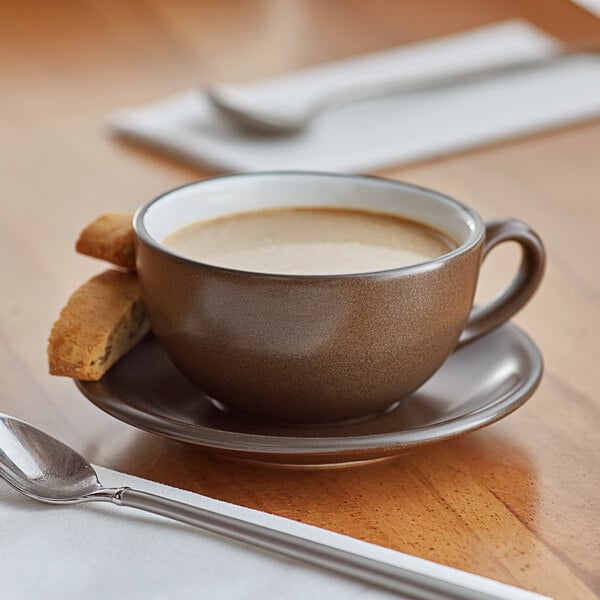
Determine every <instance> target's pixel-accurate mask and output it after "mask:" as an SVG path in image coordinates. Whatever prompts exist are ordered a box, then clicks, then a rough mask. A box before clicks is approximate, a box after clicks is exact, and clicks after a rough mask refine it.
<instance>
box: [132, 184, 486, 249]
mask: <svg viewBox="0 0 600 600" xmlns="http://www.w3.org/2000/svg"><path fill="white" fill-rule="evenodd" d="M285 206H292V207H293V206H295V207H323V206H328V207H336V208H352V209H364V210H370V211H377V212H381V213H388V214H392V215H399V216H402V217H405V218H408V219H411V220H413V221H417V222H420V223H425V224H427V225H430V226H432V227H435V228H436V229H438V230H440V231H442V232H444V233H446V234H447V235H448V236H450V238H451V239H453V240H454V241H455V242H456V243H457V246H458V248H457V250H460V249H461V248H462V247H464V246H465V245H470V244H471V243H475V242H476V241H477V240H478V239H479V237H480V236H481V235H482V233H483V223H482V221H481V219H480V218H479V217H478V215H477V214H476V213H474V212H473V211H471V210H469V209H467V208H466V207H465V206H463V205H462V204H460V203H459V202H457V201H456V200H453V199H451V198H448V197H447V196H444V195H443V194H439V193H437V192H434V191H431V190H427V189H424V188H419V187H417V186H413V185H410V184H405V183H400V182H396V181H391V180H386V179H379V178H376V177H364V176H358V175H357V176H352V175H336V174H328V173H302V172H272V173H248V174H239V175H231V176H224V177H215V178H212V179H206V180H203V181H199V182H197V183H194V184H191V185H187V186H184V187H181V188H179V189H176V190H173V191H171V192H168V193H166V194H164V195H163V196H161V197H159V198H158V199H156V200H154V201H152V202H150V203H148V204H147V205H146V206H144V207H142V208H141V209H140V212H139V213H138V215H136V219H135V222H136V229H137V230H138V233H139V232H140V229H141V230H142V231H145V233H146V234H147V235H148V236H150V238H152V239H153V240H154V241H155V242H157V243H159V244H160V243H162V241H163V240H164V239H165V238H166V237H168V236H169V235H170V234H171V233H173V232H175V231H176V230H177V229H180V228H181V227H184V226H186V225H189V224H191V223H194V222H197V221H202V220H208V219H214V218H217V217H222V216H225V215H228V214H234V213H239V212H247V211H254V210H261V209H269V208H277V207H285Z"/></svg>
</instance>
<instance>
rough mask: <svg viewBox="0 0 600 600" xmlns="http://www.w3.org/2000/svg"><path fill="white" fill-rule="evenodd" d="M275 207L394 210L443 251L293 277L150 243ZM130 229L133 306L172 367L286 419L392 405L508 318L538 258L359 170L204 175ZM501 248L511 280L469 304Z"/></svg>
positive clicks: (536, 277)
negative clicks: (439, 239) (515, 262)
mask: <svg viewBox="0 0 600 600" xmlns="http://www.w3.org/2000/svg"><path fill="white" fill-rule="evenodd" d="M286 206H317V207H323V206H330V207H347V208H354V209H356V208H364V209H368V210H371V211H378V212H384V213H391V214H394V215H401V216H403V217H405V218H408V219H412V220H414V221H418V222H422V223H425V224H428V225H430V226H433V227H435V228H437V229H438V230H441V231H443V232H444V233H445V234H446V235H448V236H449V237H450V238H452V239H453V240H455V242H456V244H457V247H456V249H454V250H452V251H451V252H448V253H447V254H445V255H443V256H440V257H438V258H435V259H434V260H430V261H427V262H424V263H420V264H415V265H412V266H408V267H402V268H397V269H391V270H386V271H379V272H373V273H356V274H351V275H305V276H298V275H273V274H269V273H258V272H248V271H238V270H233V269H227V268H221V267H216V266H212V265H209V264H205V263H201V262H198V261H194V260H190V259H187V258H185V257H182V256H179V255H177V254H175V253H174V252H173V251H171V250H168V249H167V248H165V247H164V246H163V245H162V241H163V240H164V239H165V238H166V237H167V236H168V235H169V234H170V233H172V232H174V231H175V230H177V229H179V228H180V227H183V226H185V225H188V224H190V223H193V222H196V221H199V220H202V219H211V218H215V217H219V216H222V215H226V214H231V213H236V212H242V211H250V210H260V209H265V208H274V207H286ZM134 227H135V232H136V246H137V270H138V274H139V279H140V282H141V287H142V294H143V298H144V302H145V304H146V307H147V311H148V315H149V318H150V322H151V323H152V328H153V330H154V332H155V334H156V336H157V337H158V339H159V341H160V343H161V344H162V345H163V346H164V348H165V349H166V351H167V353H168V355H169V356H170V358H171V360H172V361H173V363H174V364H175V365H176V366H177V367H178V368H179V370H180V371H181V372H182V373H183V374H184V375H185V376H186V377H187V378H188V379H190V380H191V381H192V382H194V383H195V384H196V385H197V386H198V387H199V388H200V389H201V390H203V391H204V392H205V393H206V394H207V395H208V396H210V397H211V398H212V399H214V401H215V403H216V404H217V405H218V406H219V407H221V408H225V409H229V410H232V411H235V412H237V413H241V414H245V415H250V416H255V417H264V418H268V419H271V420H277V421H281V422H289V423H324V422H335V421H345V420H350V419H356V418H361V417H365V416H367V415H370V414H373V413H378V412H381V411H385V410H387V409H388V408H390V407H392V406H394V405H395V404H396V403H397V402H398V401H400V400H401V399H402V398H403V397H404V396H406V395H407V394H410V393H411V392H413V391H414V390H416V389H417V388H418V387H419V386H421V385H422V384H423V383H424V382H425V381H426V380H427V379H429V378H430V377H431V376H432V375H433V374H434V373H435V371H436V370H437V369H438V368H439V367H440V366H441V364H442V363H443V362H444V361H445V360H446V358H447V357H448V356H449V355H450V354H451V353H452V351H453V350H454V349H456V348H457V347H458V346H461V345H463V344H467V343H469V342H472V341H473V340H475V339H477V338H478V337H479V336H481V335H484V334H485V333H487V332H489V331H491V330H492V329H494V328H496V327H498V326H499V325H501V324H502V323H504V322H505V321H506V320H507V319H509V318H510V317H511V316H512V315H513V314H514V313H515V312H517V311H518V310H519V309H520V308H521V307H522V306H523V305H524V304H525V303H526V302H527V301H528V300H529V298H530V297H531V296H532V294H533V293H534V291H535V290H536V288H537V287H538V285H539V283H540V280H541V277H542V273H543V270H544V262H545V255H544V249H543V246H542V243H541V241H540V239H539V237H538V236H537V235H536V234H535V233H534V232H533V231H532V230H531V229H530V228H529V227H528V226H527V225H525V224H524V223H522V222H520V221H516V220H513V219H505V220H498V221H492V222H489V223H487V224H484V222H483V221H482V220H481V218H480V217H479V215H478V214H477V213H476V212H474V211H473V210H472V209H470V208H468V207H466V206H465V205H463V204H461V203H460V202H457V201H456V200H453V199H452V198H449V197H448V196H445V195H443V194H440V193H438V192H435V191H432V190H428V189H425V188H420V187H417V186H414V185H410V184H407V183H400V182H398V181H391V180H386V179H381V178H376V177H366V176H352V175H337V174H329V173H312V172H272V173H250V174H240V175H228V176H223V177H215V178H212V179H205V180H203V181H199V182H197V183H192V184H190V185H186V186H184V187H181V188H179V189H176V190H173V191H171V192H168V193H166V194H164V195H162V196H160V197H158V198H156V199H155V200H152V201H150V202H148V203H147V204H146V205H144V206H143V207H141V208H140V209H139V210H138V212H137V213H136V215H135V218H134ZM505 241H514V242H517V243H518V244H520V246H521V248H522V261H521V264H520V267H519V270H518V272H517V275H516V277H515V278H514V280H513V281H512V283H511V284H510V285H509V286H508V288H507V289H506V290H505V291H504V292H503V293H502V294H501V295H499V296H498V297H497V298H496V299H495V300H493V301H492V302H491V303H490V304H488V305H486V306H483V307H476V308H473V296H474V294H475V287H476V284H477V277H478V275H479V269H480V265H481V262H482V259H483V258H484V257H485V256H486V254H487V253H488V252H489V251H490V250H491V249H492V248H493V247H494V246H496V245H498V244H500V243H501V242H505ZM165 393H166V394H168V390H165Z"/></svg>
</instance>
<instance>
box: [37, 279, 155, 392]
mask: <svg viewBox="0 0 600 600" xmlns="http://www.w3.org/2000/svg"><path fill="white" fill-rule="evenodd" d="M149 330H150V324H149V323H148V320H147V318H146V313H145V310H144V305H143V303H142V298H141V293H140V286H139V283H138V280H137V277H136V276H135V275H134V274H132V273H125V272H123V271H117V270H114V269H111V270H109V271H105V272H104V273H101V274H100V275H97V276H96V277H92V279H90V280H89V281H88V282H86V283H84V284H83V285H82V286H81V287H80V288H79V289H78V290H76V291H75V292H74V293H73V294H72V295H71V297H70V298H69V301H68V302H67V305H66V306H65V307H64V308H63V309H62V311H61V313H60V316H59V318H58V320H57V321H56V323H54V326H53V327H52V331H51V333H50V337H49V338H48V366H49V371H50V374H51V375H64V376H66V377H73V378H74V379H84V380H87V381H97V380H98V379H100V378H101V377H102V375H104V373H106V371H108V369H110V367H111V366H112V365H113V364H114V363H116V362H117V361H118V360H119V358H121V357H122V356H123V355H124V354H125V353H126V352H128V351H129V350H130V349H131V348H133V347H134V346H135V345H136V344H137V343H138V342H139V341H140V340H141V339H142V337H144V335H145V334H146V333H147V332H148V331H149Z"/></svg>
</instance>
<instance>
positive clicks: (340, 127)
mask: <svg viewBox="0 0 600 600" xmlns="http://www.w3.org/2000/svg"><path fill="white" fill-rule="evenodd" d="M555 45H556V44H555V42H554V41H553V39H552V38H550V37H549V36H547V35H546V34H544V33H542V32H540V31H539V30H537V29H535V28H534V27H533V26H531V25H529V24H527V23H524V22H521V21H507V22H503V23H500V24H497V25H491V26H487V27H483V28H480V29H475V30H471V31H467V32H465V33H461V34H458V35H453V36H449V37H446V38H440V39H436V40H433V41H430V42H423V43H419V44H414V45H411V46H405V47H402V48H396V49H391V50H387V51H384V52H379V53H376V54H372V55H367V56H362V57H359V58H356V59H351V60H346V61H340V62H339V63H331V64H329V65H325V66H319V67H314V68H311V69H306V70H304V71H301V72H297V73H292V74H288V75H284V76H280V77H276V78H272V79H269V80H263V81H260V82H255V83H252V84H248V85H247V86H246V88H247V90H248V91H249V92H251V93H253V94H254V95H255V96H256V97H257V98H260V97H261V96H262V97H264V95H265V94H266V93H269V94H272V95H276V96H277V98H278V99H279V101H280V102H294V101H297V99H298V97H300V96H302V94H303V91H304V92H309V91H310V90H312V89H314V88H315V87H319V86H324V85H329V84H330V82H331V80H332V79H335V78H336V77H337V78H345V79H347V78H348V77H349V76H352V75H354V76H355V77H356V80H358V81H361V80H362V79H361V77H362V78H364V76H365V74H366V73H368V72H369V70H370V69H378V68H382V67H385V68H386V69H388V70H389V69H395V70H396V72H397V73H403V74H404V75H406V76H408V77H410V76H411V75H414V73H421V74H423V75H425V74H433V73H439V72H440V70H441V69H443V68H452V67H456V66H461V65H464V64H469V65H472V66H473V67H475V66H481V67H484V66H489V65H492V64H495V65H497V64H498V63H506V62H510V61H512V60H515V59H517V58H532V57H540V56H545V55H547V54H549V53H551V51H552V49H553V48H555ZM598 114H600V59H598V58H596V57H593V56H587V55H586V56H575V57H571V58H568V59H566V58H565V59H562V60H559V61H555V62H553V63H552V64H549V65H545V66H543V67H539V68H537V69H535V70H529V71H521V72H518V73H512V74H503V75H497V76H495V77H493V78H486V79H485V80H480V81H476V82H470V83H463V84H461V85H455V86H450V87H445V88H438V89H435V90H429V91H421V92H413V93H408V94H404V95H396V96H389V97H385V98H378V99H370V100H364V101H361V102H356V103H352V104H348V105H346V106H343V107H337V108H335V109H332V110H329V111H327V112H325V113H323V114H321V115H320V117H319V118H317V119H316V120H315V121H314V122H313V123H312V125H311V126H310V127H309V129H307V130H306V131H303V132H302V133H301V134H298V135H291V136H284V137H272V136H271V137H264V136H257V135H251V134H243V133H240V132H239V130H236V129H235V128H232V127H230V126H229V124H228V123H227V122H226V121H225V120H224V119H223V117H221V116H219V115H218V114H217V113H216V112H215V110H214V109H213V108H212V107H211V105H210V103H209V101H208V100H207V98H206V96H205V94H204V93H203V92H202V91H201V90H200V87H198V89H192V90H188V91H185V92H183V93H181V94H177V95H175V96H173V97H170V98H167V99H164V100H160V101H158V102H153V103H151V104H148V105H146V106H142V107H139V108H134V109H130V110H120V111H118V112H117V113H115V114H114V115H113V116H112V118H111V119H110V121H109V124H110V126H111V127H112V130H113V131H114V132H116V133H118V134H120V135H122V136H124V137H127V138H131V139H135V140H137V141H141V142H144V143H147V144H148V145H151V146H155V147H157V148H161V149H162V150H166V151H168V152H171V153H173V154H176V155H179V156H181V157H184V158H186V159H188V160H190V161H192V162H195V163H199V164H203V165H205V166H209V167H213V168H216V169H218V170H234V171H253V170H267V169H286V168H290V169H319V170H331V171H346V172H351V171H364V170H369V169H377V168H382V167H387V166H392V165H395V164H399V163H401V162H406V161H411V160H415V159H422V158H426V157H432V156H435V155H438V154H442V153H446V152H450V151H455V150H460V149H464V148H469V147H473V146H477V145H479V144H483V143H488V142H492V141H495V140H501V139H505V138H510V137H513V136H517V135H520V134H524V133H528V132H533V131H537V130H541V129H544V128H547V127H551V126H555V125H559V124H565V123H570V122H573V121H576V120H579V119H584V118H587V117H591V116H595V115H598Z"/></svg>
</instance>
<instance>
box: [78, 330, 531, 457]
mask: <svg viewBox="0 0 600 600" xmlns="http://www.w3.org/2000/svg"><path fill="white" fill-rule="evenodd" d="M541 376H542V357H541V354H540V351H539V349H538V348H537V346H536V345H535V344H534V342H533V341H532V340H531V339H530V338H529V337H528V336H527V335H526V334H525V333H524V332H523V331H521V330H520V329H518V328H517V327H516V326H514V325H511V324H508V325H504V326H503V327H501V328H500V329H498V330H496V331H495V332H493V333H490V334H488V335H487V336H485V337H483V338H481V339H479V340H478V341H476V342H474V343H472V344H470V345H469V346H466V347H464V348H462V349H460V350H458V351H457V352H455V353H454V354H453V355H451V356H450V358H449V359H448V360H447V361H446V362H445V363H444V365H443V366H442V368H441V369H440V370H439V371H438V372H437V373H436V374H435V375H434V376H433V377H432V378H431V379H430V380H429V381H428V382H427V383H426V384H425V385H424V386H422V387H421V388H420V389H419V390H418V391H417V392H415V393H414V394H412V395H410V396H408V397H406V398H405V399H404V400H403V401H402V402H401V403H400V405H399V406H397V407H396V408H394V409H393V410H390V411H388V412H386V413H384V414H380V415H376V416H374V417H371V418H370V419H367V420H363V421H360V422H355V423H347V424H343V425H328V426H322V425H319V426H297V425H282V424H273V423H269V422H265V421H258V420H250V419H244V418H241V417H238V416H235V415H232V414H229V413H226V412H223V411H221V410H219V409H218V408H216V407H215V406H214V405H213V403H212V402H211V401H210V399H209V398H208V397H207V396H205V395H204V394H203V393H202V392H201V391H199V390H198V389H197V388H196V387H194V386H193V385H192V384H191V383H190V382H188V381H187V380H186V379H185V378H184V377H183V376H182V375H181V374H180V373H179V372H178V371H177V370H176V369H175V367H174V366H173V365H172V363H171V361H170V360H169V359H168V358H167V356H166V355H165V353H164V351H163V350H162V348H161V347H160V345H159V344H158V342H157V341H156V339H155V338H154V337H153V336H152V335H149V336H148V337H147V338H146V339H144V340H143V341H142V342H141V343H140V344H139V345H138V346H137V347H136V348H134V349H133V350H132V351H131V352H130V353H129V354H128V355H126V356H125V357H124V358H123V359H121V361H119V363H118V364H116V365H115V366H114V367H113V368H112V369H111V370H110V371H109V372H108V373H107V374H106V375H105V376H104V377H103V378H102V379H101V380H100V381H97V382H88V381H77V382H76V384H77V386H78V388H79V389H80V390H81V391H82V392H83V394H84V395H85V396H86V397H87V398H89V399H90V400H91V401H92V402H93V403H94V404H95V405H96V406H98V407H99V408H101V409H102V410H104V411H105V412H107V413H109V414H110V415H112V416H114V417H116V418H117V419H120V420H121V421H124V422H125V423H129V424H130V425H133V426H134V427H138V428H140V429H144V430H146V431H150V432H152V433H157V434H159V435H163V436H166V437H169V438H173V439H176V440H180V441H183V442H189V443H192V444H197V445H199V446H203V447H205V448H207V449H210V450H213V451H215V452H218V453H219V454H227V455H229V456H233V457H237V458H242V459H246V460H252V461H261V462H269V463H278V464H285V465H306V466H308V465H315V466H316V465H319V466H324V465H334V464H341V463H352V462H357V461H366V460H373V459H377V458H384V457H388V456H393V455H394V454H398V453H400V452H402V451H403V450H406V449H408V448H413V447H415V446H420V445H423V444H431V443H433V442H438V441H441V440H445V439H448V438H451V437H454V436H456V435H460V434H462V433H467V432H469V431H473V430H475V429H479V428H481V427H484V426H486V425H489V424H490V423H493V422H494V421H497V420H498V419H501V418H502V417H505V416H506V415H508V414H509V413H511V412H512V411H513V410H515V409H517V408H518V407H519V406H521V405H522V404H523V403H524V402H525V401H526V400H527V399H528V398H529V397H530V396H531V395H532V394H533V392H534V391H535V389H536V387H537V385H538V383H539V381H540V378H541Z"/></svg>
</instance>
